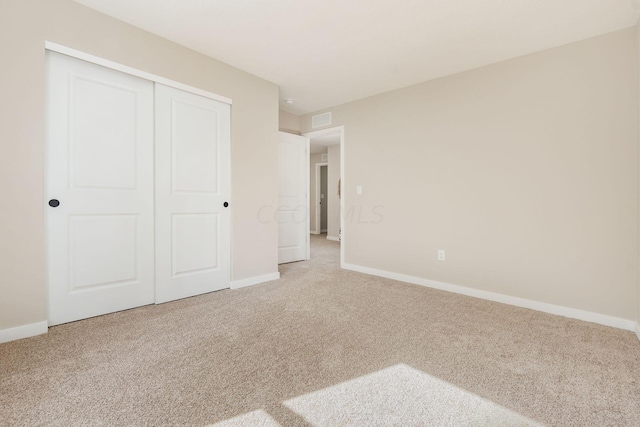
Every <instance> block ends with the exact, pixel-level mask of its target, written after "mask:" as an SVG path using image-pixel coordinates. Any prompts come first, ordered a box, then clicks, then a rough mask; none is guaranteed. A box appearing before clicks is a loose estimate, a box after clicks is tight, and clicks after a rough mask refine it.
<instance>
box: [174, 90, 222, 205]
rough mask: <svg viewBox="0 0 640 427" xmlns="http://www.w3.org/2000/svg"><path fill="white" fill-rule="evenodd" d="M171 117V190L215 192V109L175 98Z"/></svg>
mask: <svg viewBox="0 0 640 427" xmlns="http://www.w3.org/2000/svg"><path fill="white" fill-rule="evenodd" d="M214 107H215V106H214ZM171 121H172V123H171V130H172V135H171V143H172V146H171V148H172V153H171V154H172V176H173V191H174V192H190V191H193V192H210V193H217V192H218V156H219V153H218V142H219V141H218V140H219V137H218V126H219V123H218V112H217V111H216V110H215V108H207V107H206V106H199V105H193V104H190V103H188V102H183V101H179V100H175V99H174V100H173V101H172V114H171Z"/></svg>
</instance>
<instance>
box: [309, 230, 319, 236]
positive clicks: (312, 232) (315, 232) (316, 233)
mask: <svg viewBox="0 0 640 427" xmlns="http://www.w3.org/2000/svg"><path fill="white" fill-rule="evenodd" d="M309 234H315V235H316V236H317V235H318V234H321V233H318V232H317V231H310V232H309Z"/></svg>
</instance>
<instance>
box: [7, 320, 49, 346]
mask: <svg viewBox="0 0 640 427" xmlns="http://www.w3.org/2000/svg"><path fill="white" fill-rule="evenodd" d="M48 330H49V325H48V324H47V321H46V320H45V321H44V322H38V323H30V324H28V325H22V326H16V327H15V328H9V329H2V330H0V343H3V342H9V341H15V340H19V339H22V338H29V337H35V336H36V335H42V334H46V333H47V331H48Z"/></svg>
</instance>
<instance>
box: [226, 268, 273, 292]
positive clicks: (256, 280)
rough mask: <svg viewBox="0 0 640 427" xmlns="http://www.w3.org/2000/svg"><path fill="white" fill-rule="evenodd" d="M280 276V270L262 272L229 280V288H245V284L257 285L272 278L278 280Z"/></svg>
mask: <svg viewBox="0 0 640 427" xmlns="http://www.w3.org/2000/svg"><path fill="white" fill-rule="evenodd" d="M279 278H280V272H278V271H276V272H275V273H269V274H263V275H262V276H255V277H249V278H246V279H242V280H234V281H232V282H231V289H239V288H246V287H247V286H253V285H258V284H260V283H264V282H270V281H272V280H278V279H279Z"/></svg>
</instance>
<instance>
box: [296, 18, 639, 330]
mask: <svg viewBox="0 0 640 427" xmlns="http://www.w3.org/2000/svg"><path fill="white" fill-rule="evenodd" d="M636 38H637V34H636V29H634V28H632V29H627V30H623V31H619V32H615V33H612V34H608V35H604V36H600V37H596V38H592V39H589V40H585V41H581V42H578V43H574V44H571V45H568V46H564V47H559V48H555V49H551V50H547V51H544V52H540V53H536V54H533V55H528V56H525V57H521V58H517V59H514V60H510V61H506V62H502V63H498V64H494V65H491V66H487V67H483V68H480V69H477V70H473V71H469V72H465V73H461V74H457V75H454V76H451V77H447V78H442V79H438V80H434V81H430V82H426V83H422V84H419V85H416V86H412V87H408V88H404V89H401V90H396V91H392V92H388V93H385V94H381V95H377V96H374V97H370V98H367V99H363V100H360V101H356V102H352V103H349V104H345V105H341V106H338V107H335V108H332V109H330V110H326V111H332V113H333V124H332V126H337V125H344V126H345V168H346V170H345V177H344V179H345V183H346V185H347V187H346V189H345V195H344V196H345V197H346V200H345V201H346V210H347V211H349V210H352V211H354V210H355V212H359V214H358V215H351V216H348V217H347V222H346V224H345V235H346V248H345V249H346V254H345V256H346V260H345V261H346V262H347V263H350V264H356V265H361V266H365V267H371V268H376V269H379V270H386V271H390V272H396V273H404V274H407V275H411V276H415V277H419V278H427V279H432V280H438V281H442V282H447V283H451V284H457V285H463V286H468V287H472V288H476V289H480V290H484V291H490V292H496V293H500V294H506V295H511V296H515V297H521V298H526V299H530V300H534V301H540V302H544V303H551V304H557V305H560V306H565V307H571V308H576V309H581V310H586V311H590V312H595V313H600V314H605V315H610V316H616V317H619V318H624V319H628V320H631V319H633V318H634V317H635V316H636V305H637V303H636V301H637V300H638V277H637V267H638V235H637V228H638V209H637V203H638V182H637V173H638V167H637V159H638V156H637V152H638V75H637V74H636V61H637V51H636ZM320 112H323V111H319V112H315V113H313V114H317V113H320ZM310 120H311V115H305V116H302V117H301V131H302V132H307V131H309V130H310V129H311V126H310ZM381 168H384V169H383V170H381ZM356 185H362V186H363V195H362V196H356V194H355V190H356ZM379 214H381V215H382V217H381V220H380V216H379ZM438 249H444V250H446V256H447V260H446V261H445V262H438V261H437V260H436V254H437V250H438Z"/></svg>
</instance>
